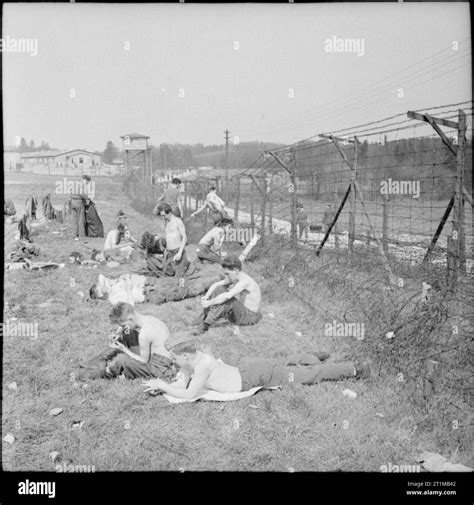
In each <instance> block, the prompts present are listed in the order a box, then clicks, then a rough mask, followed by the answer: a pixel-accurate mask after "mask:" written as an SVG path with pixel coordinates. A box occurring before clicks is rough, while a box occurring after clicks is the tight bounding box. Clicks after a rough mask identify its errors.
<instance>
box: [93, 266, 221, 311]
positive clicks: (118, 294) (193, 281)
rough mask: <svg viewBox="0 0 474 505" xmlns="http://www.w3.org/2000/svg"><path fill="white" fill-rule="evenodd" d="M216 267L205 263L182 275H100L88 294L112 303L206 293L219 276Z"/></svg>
mask: <svg viewBox="0 0 474 505" xmlns="http://www.w3.org/2000/svg"><path fill="white" fill-rule="evenodd" d="M219 270H220V268H219V267H217V266H215V265H205V266H203V267H202V268H201V269H200V271H198V272H196V273H195V274H194V275H192V276H186V277H181V278H177V277H153V276H152V277H149V276H145V275H138V274H123V275H121V276H120V277H118V278H117V279H110V278H107V277H105V276H104V275H102V274H100V275H99V278H98V280H97V282H96V283H95V284H93V285H92V286H91V288H90V290H89V296H90V298H92V299H96V300H109V302H110V303H111V304H112V305H115V304H116V303H119V302H125V303H129V304H130V305H135V304H136V303H154V304H156V305H159V304H161V303H166V302H170V301H179V300H184V299H185V298H192V297H194V296H199V295H201V294H203V293H205V292H206V290H207V289H209V287H210V286H211V285H212V284H214V283H215V282H216V281H217V279H219V276H220V275H221V274H220V271H219Z"/></svg>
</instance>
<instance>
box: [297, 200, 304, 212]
mask: <svg viewBox="0 0 474 505" xmlns="http://www.w3.org/2000/svg"><path fill="white" fill-rule="evenodd" d="M296 210H297V211H302V210H303V204H302V203H299V202H298V203H297V204H296Z"/></svg>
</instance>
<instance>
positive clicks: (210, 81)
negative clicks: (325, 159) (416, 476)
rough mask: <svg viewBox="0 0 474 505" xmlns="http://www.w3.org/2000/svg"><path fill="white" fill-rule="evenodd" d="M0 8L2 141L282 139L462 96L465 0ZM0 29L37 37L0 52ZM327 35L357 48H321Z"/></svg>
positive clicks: (466, 93) (61, 144)
mask: <svg viewBox="0 0 474 505" xmlns="http://www.w3.org/2000/svg"><path fill="white" fill-rule="evenodd" d="M3 9H4V11H3V30H2V39H3V40H4V44H3V51H4V54H3V55H2V56H3V58H2V60H3V114H4V117H3V121H4V144H5V145H13V144H14V142H15V137H16V136H23V137H26V138H27V139H28V140H29V139H31V138H33V139H34V140H35V141H36V142H39V141H40V140H45V141H47V142H49V143H50V144H51V145H52V146H54V147H57V148H76V147H84V148H86V149H92V150H95V149H99V150H102V149H103V148H104V147H105V143H106V142H107V140H112V141H113V142H114V143H115V144H116V145H119V146H121V140H120V135H123V134H126V133H131V132H139V133H144V134H147V135H149V136H150V137H151V141H152V143H153V144H155V145H159V144H160V143H163V142H167V143H168V142H171V143H173V142H180V143H197V142H200V143H203V144H220V143H222V142H223V139H224V130H225V129H226V128H228V129H229V130H230V131H231V136H238V137H239V140H240V141H241V142H242V141H247V140H265V141H276V142H284V143H289V142H294V141H297V140H299V139H302V138H305V137H308V136H311V135H314V134H316V133H319V132H323V131H329V130H331V129H340V128H343V127H346V126H352V125H356V124H360V123H365V122H367V121H370V120H376V119H381V118H384V117H386V116H389V115H392V114H396V113H399V112H404V111H406V110H408V109H419V108H422V107H430V106H435V105H443V104H449V103H454V102H459V101H463V100H468V99H471V68H470V44H471V42H470V26H469V7H468V4H467V3H428V4H427V3H419V4H407V3H398V4H397V3H394V4H386V3H385V4H359V3H353V4H312V5H311V4H310V5H308V4H301V5H298V4H272V5H269V4H255V5H249V4H227V5H225V4H222V5H215V4H202V5H191V4H173V5H166V4H161V5H148V4H130V5H126V4H125V5H123V4H97V5H91V4H83V5H81V4H48V3H43V4H3ZM7 36H8V37H10V38H11V39H13V38H16V39H19V38H25V39H26V38H28V39H37V40H38V54H37V55H36V56H32V55H31V54H28V53H15V52H5V51H6V50H7V49H6V46H5V40H6V39H7ZM334 37H336V38H337V39H359V43H360V44H362V41H363V46H362V45H360V46H359V54H357V53H354V52H329V51H328V50H327V49H328V47H329V46H328V43H327V39H331V40H334V39H333V38H334ZM454 41H457V42H458V46H457V47H458V49H457V50H455V49H454V48H453V47H454V46H453V42H454ZM237 43H238V44H237ZM10 47H11V46H10ZM236 49H237V50H236ZM400 88H402V89H403V97H401V96H399V95H400V93H399V89H400ZM71 89H74V92H71ZM180 90H182V91H181V95H183V93H184V96H180ZM74 93H75V96H73V97H72V96H71V94H74Z"/></svg>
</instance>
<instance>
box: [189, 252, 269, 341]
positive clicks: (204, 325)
mask: <svg viewBox="0 0 474 505" xmlns="http://www.w3.org/2000/svg"><path fill="white" fill-rule="evenodd" d="M221 266H222V270H223V271H224V275H225V277H224V279H223V280H221V281H218V282H216V283H214V284H213V285H212V286H211V287H210V288H209V289H208V291H207V293H206V294H205V295H204V296H203V298H202V301H201V302H202V306H203V309H204V310H203V313H202V315H201V317H200V321H199V325H198V328H197V330H196V331H195V334H200V333H204V332H206V331H207V330H208V329H209V326H210V325H211V324H214V323H215V322H216V321H217V320H218V319H220V318H221V317H225V318H227V319H228V320H229V321H231V322H232V323H235V324H237V325H240V326H248V325H252V324H256V323H258V322H259V321H260V319H262V314H260V303H261V294H260V288H259V286H258V284H257V283H256V282H255V280H254V279H252V277H250V275H248V274H246V273H245V272H243V271H242V262H241V261H240V260H239V258H237V257H236V256H227V257H226V258H224V259H223V260H222V263H221Z"/></svg>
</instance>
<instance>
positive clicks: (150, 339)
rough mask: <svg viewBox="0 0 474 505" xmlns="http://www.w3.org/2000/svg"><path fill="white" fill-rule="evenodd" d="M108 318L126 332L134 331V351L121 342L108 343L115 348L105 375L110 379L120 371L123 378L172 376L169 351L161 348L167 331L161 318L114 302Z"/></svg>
mask: <svg viewBox="0 0 474 505" xmlns="http://www.w3.org/2000/svg"><path fill="white" fill-rule="evenodd" d="M110 321H111V322H112V323H113V324H118V325H120V326H121V327H122V328H127V329H128V331H136V332H138V352H133V351H132V350H131V349H130V348H129V347H127V346H126V345H124V344H123V343H121V342H118V341H114V342H112V343H111V344H110V348H111V349H113V350H116V351H118V354H117V356H116V357H114V358H113V359H112V361H111V362H110V363H109V364H108V365H107V367H106V369H105V377H108V378H113V377H117V376H118V375H120V374H122V373H123V374H124V375H125V377H126V378H127V379H136V378H138V377H145V378H149V377H168V378H169V377H170V376H173V375H174V372H175V370H174V368H173V363H172V361H171V359H170V353H169V351H168V350H167V349H166V348H165V342H166V340H167V338H168V337H169V336H170V332H169V329H168V327H167V326H166V324H165V323H164V322H163V321H161V320H160V319H158V318H157V317H154V316H148V315H143V314H140V313H138V312H136V311H135V309H134V307H132V306H131V305H129V304H128V303H118V304H117V305H114V307H113V308H112V311H111V313H110Z"/></svg>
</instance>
